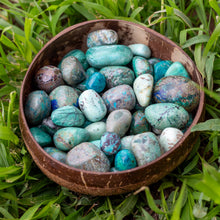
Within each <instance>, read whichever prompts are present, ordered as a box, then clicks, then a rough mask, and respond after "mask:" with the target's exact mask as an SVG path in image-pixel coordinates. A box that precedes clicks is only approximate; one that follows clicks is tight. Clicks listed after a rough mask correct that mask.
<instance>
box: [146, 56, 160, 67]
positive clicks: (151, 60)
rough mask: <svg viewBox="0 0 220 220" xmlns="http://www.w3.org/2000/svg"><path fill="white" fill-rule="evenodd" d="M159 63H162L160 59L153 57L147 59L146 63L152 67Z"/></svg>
mask: <svg viewBox="0 0 220 220" xmlns="http://www.w3.org/2000/svg"><path fill="white" fill-rule="evenodd" d="M160 61H162V60H161V59H159V58H155V57H152V58H150V59H148V62H149V63H150V64H151V65H152V66H153V67H154V64H156V63H159V62H160Z"/></svg>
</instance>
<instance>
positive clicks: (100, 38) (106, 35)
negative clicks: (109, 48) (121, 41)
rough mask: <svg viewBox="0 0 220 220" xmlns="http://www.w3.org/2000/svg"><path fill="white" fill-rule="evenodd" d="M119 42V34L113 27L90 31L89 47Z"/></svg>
mask: <svg viewBox="0 0 220 220" xmlns="http://www.w3.org/2000/svg"><path fill="white" fill-rule="evenodd" d="M117 43H118V34H117V32H115V31H114V30H112V29H101V30H97V31H93V32H91V33H89V35H88V37H87V47H89V48H90V47H95V46H101V45H112V44H117Z"/></svg>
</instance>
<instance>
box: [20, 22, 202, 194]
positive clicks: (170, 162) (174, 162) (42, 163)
mask: <svg viewBox="0 0 220 220" xmlns="http://www.w3.org/2000/svg"><path fill="white" fill-rule="evenodd" d="M99 29H113V30H115V31H116V32H117V33H118V35H119V44H124V45H129V44H134V43H143V44H146V45H148V46H149V47H150V49H151V51H152V56H153V57H157V58H161V59H163V60H171V61H173V62H175V61H180V62H181V63H182V64H183V65H184V66H185V68H186V69H187V71H188V72H189V74H190V76H191V78H192V80H193V81H195V82H196V83H198V84H199V86H200V87H202V86H203V81H202V78H201V76H200V73H199V71H198V70H197V68H196V66H195V64H194V63H193V62H192V60H191V59H190V58H189V56H188V55H187V54H186V53H185V52H184V51H183V50H182V49H181V48H179V47H178V46H177V45H176V44H174V43H173V42H172V41H170V40H169V39H167V38H166V37H164V36H162V35H160V34H159V33H157V32H155V31H153V30H151V29H148V28H146V27H144V26H141V25H138V24H134V23H131V22H127V21H121V20H96V21H89V22H84V23H80V24H77V25H74V26H72V27H69V28H67V29H65V30H64V31H62V32H61V33H59V34H58V35H56V36H55V37H54V38H53V39H51V40H50V41H49V42H48V43H47V44H46V45H45V46H44V47H43V48H42V49H41V51H40V52H39V53H38V54H37V55H36V57H35V58H34V60H33V61H32V63H31V65H30V67H29V69H28V71H27V73H26V76H25V78H24V81H23V84H22V88H21V94H20V117H19V119H20V128H21V132H22V135H23V139H24V141H25V144H26V146H27V148H28V150H29V152H30V154H31V155H32V157H33V159H34V161H35V163H36V164H37V165H38V166H39V168H40V169H41V170H42V171H43V172H44V173H45V174H46V175H47V176H48V177H49V178H50V179H52V180H53V181H55V182H57V183H58V184H60V185H62V186H65V187H67V188H69V189H70V190H73V191H76V192H80V193H85V194H91V195H114V194H120V193H126V192H129V191H132V190H135V189H137V188H139V187H141V186H143V185H149V184H151V183H154V182H156V181H158V180H159V179H161V178H162V177H163V176H165V175H166V174H168V173H169V172H171V171H172V170H173V169H174V168H176V167H177V166H178V165H179V164H180V163H181V162H182V161H183V160H184V159H185V158H186V157H187V155H188V153H189V152H190V151H191V149H192V147H193V143H195V141H196V137H197V133H190V128H191V127H192V126H193V125H195V124H197V123H198V122H199V121H200V120H202V117H203V109H204V93H203V91H202V90H201V91H200V103H199V106H198V109H197V111H196V114H195V118H194V121H193V123H192V125H191V126H190V128H189V129H188V130H187V132H186V133H185V134H184V136H183V138H182V139H181V141H180V142H179V143H178V144H176V146H175V147H174V148H173V149H172V150H170V151H169V152H167V153H165V154H163V155H162V156H161V157H159V158H157V159H156V160H154V161H152V162H151V163H149V164H146V165H144V166H141V167H137V168H134V169H131V170H127V171H122V172H117V173H110V172H107V173H98V172H89V171H84V170H79V169H75V168H73V167H69V166H67V165H65V164H62V163H60V162H59V161H57V160H55V159H53V158H52V157H51V156H49V155H48V154H47V153H46V152H44V150H43V149H42V148H41V147H40V146H39V145H38V144H37V142H36V141H35V140H34V138H33V137H32V135H31V133H30V131H29V128H28V124H27V122H26V119H25V116H24V108H23V107H24V104H25V101H26V98H27V96H28V94H29V93H30V92H31V91H33V90H35V89H36V87H35V85H34V81H33V77H34V75H35V73H36V72H37V71H38V69H39V68H41V67H43V66H45V65H49V64H50V65H55V66H57V65H58V63H59V62H60V60H61V59H62V57H63V56H64V55H65V54H66V53H68V52H69V51H71V50H73V49H81V50H83V51H84V52H85V51H86V50H87V46H86V39H87V35H88V33H90V32H92V31H94V30H99Z"/></svg>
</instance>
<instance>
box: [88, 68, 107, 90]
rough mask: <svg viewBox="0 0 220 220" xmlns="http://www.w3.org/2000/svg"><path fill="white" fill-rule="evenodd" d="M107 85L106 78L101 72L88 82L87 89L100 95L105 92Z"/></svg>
mask: <svg viewBox="0 0 220 220" xmlns="http://www.w3.org/2000/svg"><path fill="white" fill-rule="evenodd" d="M105 85H106V81H105V77H104V76H103V75H102V74H101V73H100V72H95V73H93V74H92V75H91V76H90V77H89V78H88V79H87V80H86V88H87V89H93V90H95V91H96V92H98V93H100V92H102V91H103V90H104V88H105Z"/></svg>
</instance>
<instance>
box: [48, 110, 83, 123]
mask: <svg viewBox="0 0 220 220" xmlns="http://www.w3.org/2000/svg"><path fill="white" fill-rule="evenodd" d="M51 119H52V121H53V123H54V124H56V125H58V126H62V127H74V126H76V127H79V126H82V125H83V124H84V122H85V117H84V115H83V113H82V112H81V111H80V110H79V109H78V108H77V107H75V106H63V107H61V108H58V109H56V110H54V111H53V112H52V114H51Z"/></svg>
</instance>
